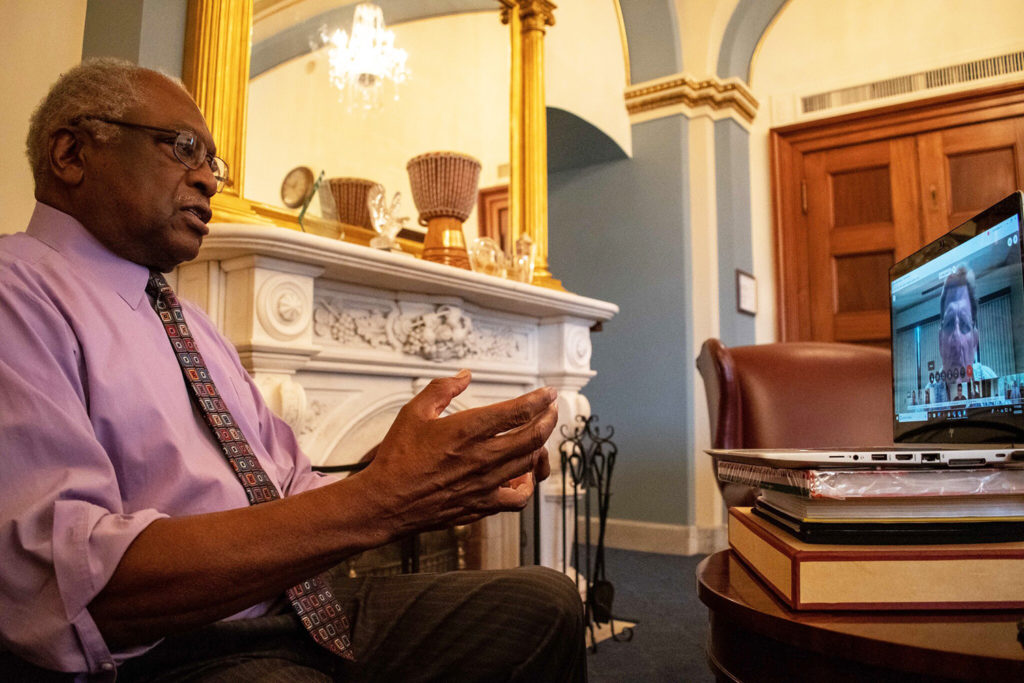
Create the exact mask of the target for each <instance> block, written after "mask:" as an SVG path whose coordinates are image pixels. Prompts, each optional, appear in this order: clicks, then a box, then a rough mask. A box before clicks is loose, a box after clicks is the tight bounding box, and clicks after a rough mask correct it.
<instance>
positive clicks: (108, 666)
mask: <svg viewBox="0 0 1024 683" xmlns="http://www.w3.org/2000/svg"><path fill="white" fill-rule="evenodd" d="M100 668H101V669H103V670H104V671H113V670H114V663H113V662H103V663H102V664H100Z"/></svg>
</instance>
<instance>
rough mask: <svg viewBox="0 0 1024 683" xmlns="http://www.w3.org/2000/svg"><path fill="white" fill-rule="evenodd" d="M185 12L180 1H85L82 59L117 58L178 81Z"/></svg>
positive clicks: (185, 6) (186, 6) (183, 42)
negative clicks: (175, 78) (159, 72)
mask: <svg viewBox="0 0 1024 683" xmlns="http://www.w3.org/2000/svg"><path fill="white" fill-rule="evenodd" d="M187 9H188V3H185V2H182V1H181V0H89V2H88V4H87V5H86V9H85V31H84V34H83V36H82V59H88V58H89V57H120V58H121V59H126V60H128V61H130V62H135V63H136V64H139V65H141V66H145V67H148V68H150V69H157V70H159V71H163V72H164V73H166V74H168V75H170V76H175V77H177V78H181V63H182V59H183V57H184V54H185V20H186V16H187V15H186V10H187Z"/></svg>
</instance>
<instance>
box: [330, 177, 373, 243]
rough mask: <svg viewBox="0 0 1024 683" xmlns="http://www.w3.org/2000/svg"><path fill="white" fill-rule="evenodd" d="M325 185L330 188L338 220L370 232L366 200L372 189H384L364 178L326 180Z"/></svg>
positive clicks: (370, 225) (370, 226)
mask: <svg viewBox="0 0 1024 683" xmlns="http://www.w3.org/2000/svg"><path fill="white" fill-rule="evenodd" d="M327 184H328V186H329V187H330V188H331V196H332V197H333V198H334V205H335V209H336V211H337V218H338V220H339V221H341V222H342V223H345V224H347V225H358V226H359V227H362V228H366V229H367V230H370V231H371V232H372V231H373V222H372V221H371V219H370V207H369V205H368V204H367V200H368V199H369V196H370V190H372V189H373V188H375V187H380V188H381V190H383V189H384V188H383V187H382V186H381V185H380V183H378V182H376V181H373V180H367V179H366V178H328V179H327Z"/></svg>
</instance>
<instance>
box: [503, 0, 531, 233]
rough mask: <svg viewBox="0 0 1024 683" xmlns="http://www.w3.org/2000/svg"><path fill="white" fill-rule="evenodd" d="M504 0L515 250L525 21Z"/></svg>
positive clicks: (520, 213)
mask: <svg viewBox="0 0 1024 683" xmlns="http://www.w3.org/2000/svg"><path fill="white" fill-rule="evenodd" d="M499 1H500V2H501V5H502V7H501V22H502V23H503V24H508V25H509V46H510V48H511V57H512V59H511V65H512V68H511V78H510V79H509V80H510V83H509V117H508V123H509V180H508V226H509V240H510V243H509V244H507V245H505V246H506V247H507V248H508V249H509V250H510V251H513V252H514V250H515V243H516V240H517V239H519V235H521V234H522V231H523V184H524V178H525V174H524V170H525V166H524V163H523V118H522V114H523V36H522V22H521V21H520V19H519V12H517V11H515V10H516V4H515V0H499Z"/></svg>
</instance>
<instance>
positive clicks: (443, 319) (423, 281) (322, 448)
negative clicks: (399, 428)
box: [175, 224, 618, 567]
mask: <svg viewBox="0 0 1024 683" xmlns="http://www.w3.org/2000/svg"><path fill="white" fill-rule="evenodd" d="M176 276H177V282H176V284H175V286H176V288H177V291H178V292H179V293H180V294H181V295H182V296H184V297H186V298H188V299H190V300H192V301H194V302H196V303H198V304H199V305H201V306H202V307H203V308H204V309H205V310H206V312H207V313H208V314H209V315H210V317H211V318H212V319H213V320H214V322H215V323H216V324H217V325H218V327H219V328H220V329H221V330H222V331H223V332H224V334H225V335H226V336H227V337H228V338H229V339H230V340H231V341H232V342H233V343H234V344H235V346H236V348H237V349H238V351H239V354H240V355H241V357H242V361H243V363H244V364H245V366H246V368H247V369H248V370H249V372H250V373H251V374H252V376H253V378H254V379H255V381H256V383H257V385H258V386H259V387H260V389H261V390H262V391H263V394H264V396H265V398H266V399H267V401H268V403H269V404H270V406H271V408H273V409H274V410H275V411H276V412H277V413H278V414H279V415H281V416H282V417H283V418H284V419H285V420H286V421H287V422H288V423H289V424H290V425H291V426H292V428H293V429H294V430H295V433H296V435H297V436H298V437H299V442H300V444H301V445H302V447H303V449H304V450H305V451H306V453H307V454H308V455H309V457H310V459H311V460H312V461H313V463H314V464H316V465H337V464H346V463H351V462H355V461H356V460H358V459H359V457H360V456H361V455H362V454H363V453H365V452H366V451H367V450H368V449H369V448H370V447H371V446H373V445H374V444H376V443H377V442H378V441H379V440H380V438H381V437H382V436H383V435H384V433H385V432H386V430H387V428H388V426H389V425H390V424H391V421H392V420H393V419H394V417H395V415H396V414H397V412H398V409H399V408H400V407H401V406H402V405H404V404H405V403H406V402H407V401H408V400H409V399H410V398H412V396H413V395H415V394H416V393H417V392H418V391H419V390H420V389H421V388H422V387H423V386H424V385H425V384H426V383H427V382H429V381H430V379H432V378H434V377H440V376H445V375H450V374H453V373H454V372H456V371H457V370H459V369H460V368H469V369H470V370H471V371H472V372H473V382H472V384H471V385H470V387H469V389H467V390H466V392H465V393H464V394H463V395H461V396H459V397H458V398H457V399H456V400H455V401H454V402H453V404H452V407H451V409H452V410H460V409H464V408H468V407H473V406H477V405H483V404H486V403H491V402H493V401H498V400H502V399H505V398H511V397H513V396H516V395H518V394H521V393H523V392H525V391H529V390H530V389H533V388H536V387H539V386H544V385H551V386H554V387H556V388H557V389H558V391H559V398H558V408H559V426H558V427H556V428H555V432H554V434H553V436H552V439H551V440H550V441H549V443H548V450H549V452H550V454H551V465H552V476H551V478H550V479H548V480H547V481H546V482H544V484H543V485H542V487H541V491H540V496H541V538H540V540H539V543H540V549H541V562H542V563H543V564H545V565H548V566H552V567H556V566H557V567H560V566H561V546H562V544H561V520H562V509H561V492H562V483H561V479H560V478H559V474H558V469H559V467H558V464H559V463H558V455H557V444H558V443H559V442H560V441H561V438H562V437H561V436H560V427H561V426H562V425H567V426H570V427H571V426H572V425H574V424H575V418H576V416H578V415H589V412H590V409H589V404H588V403H587V400H586V398H585V397H584V396H583V395H582V394H581V393H580V391H581V390H582V389H583V387H584V386H585V385H586V384H587V382H588V381H589V380H590V378H591V377H592V376H593V375H594V372H593V371H592V370H591V369H590V354H591V345H590V330H591V327H592V326H593V325H594V324H595V323H598V322H603V321H606V320H608V319H610V318H611V317H612V316H613V315H615V313H617V312H618V307H617V306H615V305H614V304H611V303H608V302H604V301H598V300H596V299H589V298H586V297H582V296H578V295H575V294H569V293H566V292H557V291H553V290H549V289H544V288H541V287H536V286H533V285H528V284H525V283H521V282H514V281H510V280H503V279H501V278H497V277H492V276H489V275H483V274H480V273H474V272H470V271H467V270H461V269H458V268H453V267H450V266H444V265H441V264H436V263H428V262H425V261H422V260H420V259H416V258H413V257H411V256H407V255H402V254H391V253H388V252H383V251H377V250H374V249H370V248H368V247H364V246H360V245H355V244H350V243H347V242H340V241H337V240H333V239H330V238H326V237H322V236H319V235H311V234H306V233H302V232H297V231H294V230H288V229H285V228H267V227H265V226H250V225H228V224H215V225H212V226H211V231H210V234H209V235H208V236H207V237H206V239H205V242H204V244H203V247H202V249H201V251H200V253H199V257H198V258H197V259H196V260H195V261H192V262H190V263H188V264H185V265H183V266H180V267H179V268H178V270H177V273H176ZM568 518H569V519H572V516H571V514H570V516H569V517H568ZM481 533H482V534H483V539H482V540H483V557H482V561H483V564H484V566H485V567H497V566H512V565H516V564H518V563H519V523H518V515H516V514H504V515H498V516H497V517H494V518H489V519H488V520H487V522H486V523H485V524H484V525H483V527H482V530H481Z"/></svg>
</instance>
